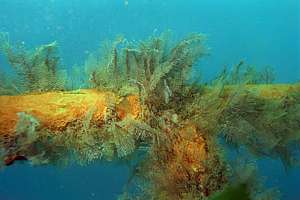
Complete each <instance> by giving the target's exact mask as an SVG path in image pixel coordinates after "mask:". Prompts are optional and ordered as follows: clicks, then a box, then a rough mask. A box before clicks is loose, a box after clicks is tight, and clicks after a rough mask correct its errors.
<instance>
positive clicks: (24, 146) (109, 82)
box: [0, 32, 300, 199]
mask: <svg viewBox="0 0 300 200" xmlns="http://www.w3.org/2000/svg"><path fill="white" fill-rule="evenodd" d="M0 41H1V52H2V53H3V54H4V55H5V56H6V57H7V60H8V62H9V64H10V66H11V67H12V69H13V70H14V72H15V74H14V75H10V76H7V75H5V74H4V73H2V72H1V74H0V75H1V79H0V82H1V85H0V92H1V96H0V101H1V105H0V107H1V109H0V114H1V115H0V116H1V117H0V147H1V151H0V153H1V154H0V157H1V158H2V166H3V167H4V166H9V165H11V164H13V163H14V162H15V161H16V160H28V161H30V162H31V163H32V164H34V165H44V164H53V165H67V164H68V163H70V162H71V163H72V162H77V163H79V164H82V165H86V164H89V163H91V162H95V161H97V160H106V161H115V160H126V161H128V162H131V163H132V166H134V167H132V168H133V169H132V175H131V176H130V178H129V180H128V184H127V185H126V187H124V188H125V189H124V194H123V195H121V196H120V199H226V198H227V199H230V198H231V199H232V198H237V197H238V198H239V199H269V198H270V196H272V198H273V199H274V198H275V197H274V194H275V193H276V191H264V190H263V189H262V187H260V188H258V187H256V186H257V185H259V184H257V181H258V179H256V178H255V177H257V175H256V174H255V167H254V165H250V167H249V164H248V163H245V162H242V163H239V164H238V167H239V168H236V167H233V166H232V165H230V162H229V161H228V160H227V159H226V151H225V147H224V146H223V144H221V142H220V140H221V141H225V143H227V144H229V145H231V146H233V147H234V148H236V149H240V148H246V149H247V150H248V151H249V152H251V153H252V154H254V155H255V156H257V157H258V158H260V157H271V158H280V159H281V160H282V161H283V163H284V164H285V166H286V167H287V168H289V167H294V166H297V165H298V164H299V160H297V156H296V155H297V153H298V152H299V144H300V140H299V139H300V137H299V136H300V132H299V131H300V121H299V119H300V85H299V83H298V84H293V85H279V84H271V83H272V82H273V81H274V78H275V77H274V72H273V70H272V69H271V68H270V67H266V68H264V69H263V70H261V71H258V70H256V68H255V67H253V66H251V65H246V64H245V63H244V61H241V62H239V63H238V64H237V65H236V66H234V67H233V68H232V69H231V70H229V69H224V70H223V71H222V72H221V73H220V74H219V75H218V76H217V77H216V78H215V79H214V80H212V81H209V82H203V81H199V80H193V79H191V71H192V69H193V67H194V66H195V65H196V64H198V62H199V60H200V59H203V58H204V57H205V56H207V55H208V49H207V48H206V45H205V41H206V37H205V36H204V35H202V34H191V35H188V36H187V37H185V38H183V39H181V40H179V41H174V40H172V37H171V33H170V32H166V33H163V34H161V35H160V36H152V37H150V38H149V39H147V40H145V41H139V42H136V41H129V40H127V39H126V38H124V37H121V36H119V37H117V38H116V39H115V40H114V41H106V42H103V45H102V49H101V51H100V53H94V54H91V55H90V56H89V58H88V59H87V61H86V62H85V64H84V66H83V67H77V68H73V69H72V70H74V71H73V72H71V73H70V74H77V75H78V74H85V77H83V76H82V77H72V76H70V75H69V77H68V76H67V73H66V71H65V70H63V69H62V68H61V66H60V64H59V56H58V53H57V43H51V44H49V45H43V46H41V47H39V48H37V49H35V50H32V51H30V50H26V49H25V47H24V46H13V44H12V43H11V42H10V41H9V37H8V35H7V34H4V33H2V34H1V40H0ZM83 88H84V89H83ZM75 89H78V90H75ZM241 169H243V170H241ZM241 171H242V172H241Z"/></svg>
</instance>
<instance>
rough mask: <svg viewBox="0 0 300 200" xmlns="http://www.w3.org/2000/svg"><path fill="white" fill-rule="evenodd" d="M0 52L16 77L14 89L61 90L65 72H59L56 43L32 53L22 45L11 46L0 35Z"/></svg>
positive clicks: (6, 36)
mask: <svg viewBox="0 0 300 200" xmlns="http://www.w3.org/2000/svg"><path fill="white" fill-rule="evenodd" d="M0 42H1V44H0V47H1V48H0V51H1V52H2V53H3V54H4V55H5V56H6V57H7V59H8V62H9V64H10V66H11V67H12V68H13V69H14V70H15V72H16V74H17V76H18V82H17V85H16V88H19V90H20V91H23V92H42V91H50V90H62V89H64V85H65V72H64V71H63V70H59V68H58V66H59V57H58V56H57V43H56V42H53V43H50V44H47V45H42V46H40V47H38V48H36V49H35V50H34V51H28V50H26V49H25V47H24V44H20V45H16V46H12V45H11V43H10V41H9V37H8V35H7V34H4V33H1V40H0Z"/></svg>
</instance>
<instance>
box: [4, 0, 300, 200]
mask: <svg viewBox="0 0 300 200" xmlns="http://www.w3.org/2000/svg"><path fill="white" fill-rule="evenodd" d="M299 4H300V3H299V1H298V0H238V1H237V0H128V5H126V4H125V1H124V0H0V31H5V32H9V33H10V38H11V40H12V41H15V42H17V41H20V42H25V44H26V45H27V46H28V47H29V48H31V47H32V48H33V47H36V46H38V45H41V44H45V43H49V42H52V41H54V40H56V41H58V43H59V47H60V55H61V56H62V63H63V64H64V66H65V67H66V68H70V67H71V66H72V65H74V64H79V65H80V64H83V62H84V60H85V58H86V57H87V55H88V53H89V52H92V51H94V50H96V49H97V48H98V47H99V45H100V41H102V40H104V39H107V38H114V37H115V36H116V35H117V34H120V33H121V34H123V35H124V36H126V37H127V38H129V39H135V40H139V39H144V38H146V37H147V36H149V35H151V34H158V33H160V32H162V31H165V30H167V29H171V30H172V31H173V32H174V35H175V36H176V37H178V38H180V37H182V36H184V35H185V34H187V33H190V32H202V33H205V34H207V36H208V41H207V45H208V46H209V47H210V48H211V50H210V53H211V55H210V56H208V57H207V58H205V60H203V61H201V62H200V64H199V68H200V69H201V70H202V71H203V77H204V79H205V80H209V79H211V78H213V77H214V76H215V75H216V73H217V72H219V71H220V70H221V69H222V68H223V66H224V65H227V66H232V65H233V64H235V63H238V62H239V61H240V60H245V61H246V62H247V63H249V64H255V65H256V66H257V67H258V68H259V67H263V66H265V65H272V66H273V67H274V68H275V70H276V74H277V80H276V81H277V82H284V83H287V82H291V83H292V82H295V81H297V80H300V16H299V13H300V5H299ZM0 66H1V67H4V68H5V69H8V67H7V63H6V61H5V59H4V58H3V57H2V56H1V55H0ZM259 166H260V170H261V173H262V174H263V175H265V176H266V177H267V178H268V179H267V180H268V181H267V184H268V185H278V186H279V187H280V189H281V190H282V192H283V197H282V199H288V200H297V199H300V191H299V190H298V188H299V180H300V172H299V170H296V169H295V170H291V171H289V172H288V173H286V172H285V171H284V168H283V166H282V165H281V163H280V162H279V161H276V160H267V161H266V160H263V161H259ZM127 176H128V168H127V167H126V165H124V164H119V163H113V164H107V163H96V164H93V165H91V166H88V167H78V166H70V167H67V168H64V169H60V168H56V167H34V168H32V167H30V166H27V165H16V166H12V167H10V168H7V169H5V170H4V171H1V172H0V200H48V199H49V200H50V199H73V200H77V199H78V200H83V199H107V200H109V199H116V196H117V194H118V193H120V192H121V190H122V185H124V183H126V178H127Z"/></svg>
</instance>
